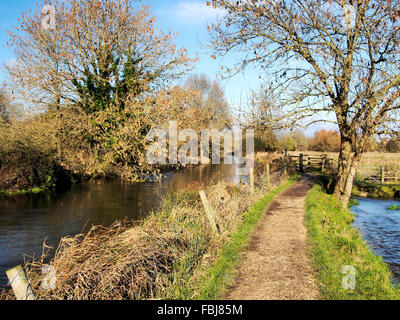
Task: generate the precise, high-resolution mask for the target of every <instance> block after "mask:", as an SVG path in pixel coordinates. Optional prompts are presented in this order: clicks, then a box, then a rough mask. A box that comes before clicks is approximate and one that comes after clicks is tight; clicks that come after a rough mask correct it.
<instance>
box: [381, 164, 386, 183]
mask: <svg viewBox="0 0 400 320" xmlns="http://www.w3.org/2000/svg"><path fill="white" fill-rule="evenodd" d="M381 184H385V169H384V168H381Z"/></svg>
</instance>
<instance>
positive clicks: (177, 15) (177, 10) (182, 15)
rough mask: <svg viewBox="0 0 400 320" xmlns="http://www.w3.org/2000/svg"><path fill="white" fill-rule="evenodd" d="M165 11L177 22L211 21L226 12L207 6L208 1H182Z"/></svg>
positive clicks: (195, 22)
mask: <svg viewBox="0 0 400 320" xmlns="http://www.w3.org/2000/svg"><path fill="white" fill-rule="evenodd" d="M163 11H164V14H168V15H171V16H172V17H173V18H174V19H176V20H177V22H181V23H190V24H200V23H205V22H210V21H212V20H215V19H216V18H217V17H221V16H223V15H224V14H225V12H224V11H223V10H221V9H214V8H212V7H209V6H207V5H206V1H180V2H178V3H177V4H176V5H175V6H173V7H172V8H170V9H166V10H163Z"/></svg>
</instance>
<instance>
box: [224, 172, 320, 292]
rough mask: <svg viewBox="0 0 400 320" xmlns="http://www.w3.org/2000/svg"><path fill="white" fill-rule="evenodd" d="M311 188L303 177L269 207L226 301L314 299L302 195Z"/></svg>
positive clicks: (312, 181)
mask: <svg viewBox="0 0 400 320" xmlns="http://www.w3.org/2000/svg"><path fill="white" fill-rule="evenodd" d="M314 184H315V178H314V177H313V176H309V175H305V176H304V177H303V178H302V179H301V180H300V181H299V182H297V183H296V184H295V185H293V186H292V187H291V188H289V189H288V190H287V191H286V192H284V193H283V194H281V195H280V196H278V197H277V198H276V199H275V201H273V202H272V203H271V205H270V206H269V208H268V209H267V212H266V214H265V216H264V217H263V218H262V220H261V222H260V225H259V226H258V228H257V229H256V231H255V232H254V234H253V235H252V239H251V241H250V243H249V245H248V247H247V248H246V249H245V251H244V253H243V255H242V258H241V262H240V265H239V268H238V272H237V274H236V280H235V283H234V284H233V286H232V287H231V288H230V289H229V291H228V295H227V299H231V300H275V299H277V300H312V299H317V298H318V288H317V286H316V282H315V280H314V277H313V272H312V269H311V266H310V261H309V258H308V256H307V243H306V236H307V230H306V228H305V226H304V215H305V200H306V195H307V193H308V191H309V190H310V189H311V188H312V187H313V185H314Z"/></svg>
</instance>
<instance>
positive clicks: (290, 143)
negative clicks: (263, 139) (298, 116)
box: [280, 129, 308, 151]
mask: <svg viewBox="0 0 400 320" xmlns="http://www.w3.org/2000/svg"><path fill="white" fill-rule="evenodd" d="M280 147H281V148H282V149H288V150H289V151H306V150H308V139H307V137H306V136H305V134H304V132H303V131H302V130H300V129H297V130H294V131H292V132H289V133H286V134H285V135H283V137H282V138H281V139H280Z"/></svg>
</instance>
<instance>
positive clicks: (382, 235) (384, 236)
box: [352, 198, 400, 282]
mask: <svg viewBox="0 0 400 320" xmlns="http://www.w3.org/2000/svg"><path fill="white" fill-rule="evenodd" d="M358 201H359V202H360V204H359V205H357V206H354V207H352V212H353V213H355V215H356V217H355V221H354V226H355V227H356V228H358V229H359V230H360V232H361V235H362V237H363V239H364V240H365V241H366V242H367V244H368V246H369V247H370V248H371V250H372V251H373V252H374V253H375V254H377V255H379V256H381V257H382V258H383V260H384V261H385V262H386V263H387V264H388V266H389V268H390V270H391V271H392V274H393V280H394V281H396V282H399V281H400V211H394V210H389V209H388V207H390V206H393V205H397V206H400V202H399V201H395V200H375V199H366V198H360V199H358Z"/></svg>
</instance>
